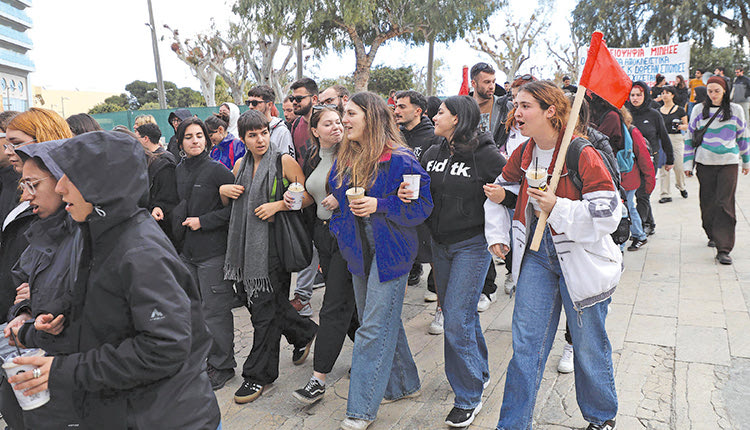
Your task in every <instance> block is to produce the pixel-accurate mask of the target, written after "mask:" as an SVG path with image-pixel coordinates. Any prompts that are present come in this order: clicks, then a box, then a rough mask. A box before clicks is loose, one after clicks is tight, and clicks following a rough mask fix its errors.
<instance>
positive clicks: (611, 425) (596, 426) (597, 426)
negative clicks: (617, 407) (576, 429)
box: [586, 420, 615, 430]
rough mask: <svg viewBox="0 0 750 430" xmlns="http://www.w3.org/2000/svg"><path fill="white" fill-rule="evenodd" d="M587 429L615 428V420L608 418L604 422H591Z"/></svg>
mask: <svg viewBox="0 0 750 430" xmlns="http://www.w3.org/2000/svg"><path fill="white" fill-rule="evenodd" d="M586 430H615V420H607V421H605V422H604V424H594V423H591V424H589V426H588V427H586Z"/></svg>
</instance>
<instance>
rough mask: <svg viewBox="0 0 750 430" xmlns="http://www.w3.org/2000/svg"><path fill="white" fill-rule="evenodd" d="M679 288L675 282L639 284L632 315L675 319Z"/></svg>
mask: <svg viewBox="0 0 750 430" xmlns="http://www.w3.org/2000/svg"><path fill="white" fill-rule="evenodd" d="M676 280H679V278H677V279H676ZM679 288H680V285H679V284H677V283H676V282H641V285H640V288H639V289H638V297H637V298H636V300H635V306H634V307H633V313H636V314H642V315H656V316H663V317H676V316H677V308H678V306H677V301H678V300H677V298H678V295H679Z"/></svg>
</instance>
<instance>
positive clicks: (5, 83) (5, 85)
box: [0, 78, 8, 91]
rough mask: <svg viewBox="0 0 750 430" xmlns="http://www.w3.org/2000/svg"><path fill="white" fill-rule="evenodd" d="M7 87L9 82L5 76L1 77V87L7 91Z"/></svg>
mask: <svg viewBox="0 0 750 430" xmlns="http://www.w3.org/2000/svg"><path fill="white" fill-rule="evenodd" d="M6 88H8V82H6V81H5V78H2V79H0V89H1V90H3V91H5V89H6Z"/></svg>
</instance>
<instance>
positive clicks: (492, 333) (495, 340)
mask: <svg viewBox="0 0 750 430" xmlns="http://www.w3.org/2000/svg"><path fill="white" fill-rule="evenodd" d="M484 338H485V341H486V342H487V348H488V355H489V357H490V359H489V365H490V378H491V382H490V385H489V386H488V387H487V389H486V390H485V391H484V395H483V396H482V411H481V412H480V413H479V415H477V418H476V420H475V421H474V424H472V428H473V427H474V426H475V425H477V426H479V428H492V429H494V428H495V426H497V420H498V419H499V418H500V407H501V406H502V403H503V391H504V390H505V372H506V371H507V369H508V363H509V362H510V359H511V357H512V355H513V346H512V344H511V342H512V340H511V339H512V336H511V333H510V331H501V330H487V331H486V332H485V334H484ZM452 401H453V396H452V394H451V402H452ZM451 405H452V403H451ZM448 412H449V410H445V411H443V413H444V414H445V415H447V414H448ZM443 418H445V417H443ZM435 428H441V427H435Z"/></svg>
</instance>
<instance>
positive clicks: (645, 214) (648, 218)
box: [635, 181, 656, 227]
mask: <svg viewBox="0 0 750 430" xmlns="http://www.w3.org/2000/svg"><path fill="white" fill-rule="evenodd" d="M635 209H636V210H637V211H638V215H640V216H641V222H642V223H643V226H644V227H645V226H647V225H650V226H651V227H656V223H655V222H654V214H653V212H652V211H651V194H649V193H647V192H646V181H641V186H640V187H638V190H636V192H635Z"/></svg>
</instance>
